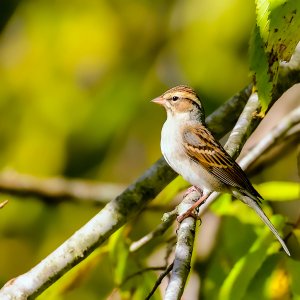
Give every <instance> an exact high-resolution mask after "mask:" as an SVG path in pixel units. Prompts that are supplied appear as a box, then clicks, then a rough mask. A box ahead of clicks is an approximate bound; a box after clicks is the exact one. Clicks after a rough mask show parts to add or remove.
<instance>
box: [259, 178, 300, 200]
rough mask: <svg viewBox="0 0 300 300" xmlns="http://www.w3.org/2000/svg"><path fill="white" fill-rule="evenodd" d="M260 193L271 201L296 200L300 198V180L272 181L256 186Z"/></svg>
mask: <svg viewBox="0 0 300 300" xmlns="http://www.w3.org/2000/svg"><path fill="white" fill-rule="evenodd" d="M256 187H257V190H258V191H259V193H260V194H261V195H262V196H263V197H264V198H265V199H267V200H270V201H294V200H299V199H300V185H299V182H287V181H286V182H285V181H270V182H264V183H261V184H259V185H257V186H256Z"/></svg>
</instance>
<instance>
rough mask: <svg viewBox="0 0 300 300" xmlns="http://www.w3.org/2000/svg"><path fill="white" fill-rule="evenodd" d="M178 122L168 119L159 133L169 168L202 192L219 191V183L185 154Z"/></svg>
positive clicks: (173, 118) (171, 118)
mask: <svg viewBox="0 0 300 300" xmlns="http://www.w3.org/2000/svg"><path fill="white" fill-rule="evenodd" d="M180 123H181V122H180V120H176V119H175V117H168V119H167V120H166V122H165V123H164V126H163V128H162V132H161V142H160V146H161V151H162V154H163V156H164V158H165V160H166V161H167V163H168V164H169V165H170V167H171V168H172V169H173V170H174V171H176V172H177V173H178V174H180V175H181V176H182V177H183V178H184V179H185V180H186V181H188V182H189V183H190V184H192V185H194V186H197V187H199V188H200V189H202V190H204V191H212V190H215V191H217V190H220V187H219V184H220V183H219V182H218V180H216V178H215V177H214V176H213V175H211V174H210V173H209V172H208V171H206V169H204V168H203V167H202V166H201V165H199V164H197V163H195V162H194V161H192V160H191V159H190V158H189V157H188V155H187V154H186V153H185V150H184V148H183V146H182V145H183V144H182V133H181V131H180V129H179V128H178V127H179V124H180Z"/></svg>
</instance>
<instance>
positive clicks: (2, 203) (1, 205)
mask: <svg viewBox="0 0 300 300" xmlns="http://www.w3.org/2000/svg"><path fill="white" fill-rule="evenodd" d="M7 203H8V200H4V201H3V202H1V203H0V209H1V208H3V207H4V206H5V205H6V204H7Z"/></svg>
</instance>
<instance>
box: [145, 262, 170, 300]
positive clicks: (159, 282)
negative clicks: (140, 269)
mask: <svg viewBox="0 0 300 300" xmlns="http://www.w3.org/2000/svg"><path fill="white" fill-rule="evenodd" d="M173 265H174V263H171V264H170V265H169V266H168V267H167V268H166V270H165V271H164V272H162V273H161V274H160V275H159V277H158V279H157V280H156V282H155V285H154V287H153V288H152V290H151V292H150V293H149V295H148V296H147V297H146V298H145V300H149V299H150V298H151V297H152V296H153V294H154V293H155V291H156V290H157V288H158V287H159V286H160V284H161V282H162V280H163V279H164V278H165V277H166V276H167V275H168V274H169V273H170V272H171V270H172V268H173Z"/></svg>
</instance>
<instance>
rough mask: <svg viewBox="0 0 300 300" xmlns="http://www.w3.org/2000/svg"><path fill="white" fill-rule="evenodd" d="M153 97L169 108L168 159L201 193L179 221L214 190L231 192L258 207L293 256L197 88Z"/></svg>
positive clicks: (165, 138) (164, 149)
mask: <svg viewBox="0 0 300 300" xmlns="http://www.w3.org/2000/svg"><path fill="white" fill-rule="evenodd" d="M151 101H152V102H154V103H156V104H159V105H161V106H163V107H164V108H165V109H166V112H167V120H166V121H165V123H164V125H163V127H162V131H161V141H160V147H161V152H162V154H163V156H164V158H165V160H166V162H167V163H168V164H169V166H170V167H171V168H172V169H173V170H174V171H175V172H177V173H178V174H179V175H181V176H182V177H183V178H184V179H185V180H186V181H187V182H189V183H190V184H191V185H192V189H196V190H198V191H199V193H200V195H201V196H200V198H199V199H198V200H197V201H196V202H195V203H194V205H193V206H192V207H191V208H190V209H188V210H187V212H185V213H184V214H183V215H181V216H179V217H178V221H179V222H181V221H182V220H183V219H185V218H186V217H189V216H195V214H194V213H193V212H194V211H195V209H196V208H197V207H198V206H199V205H201V204H202V203H203V202H204V201H205V200H206V199H207V198H208V196H209V195H210V194H211V193H212V192H213V191H216V192H221V193H229V194H231V195H233V196H234V197H235V198H237V199H240V200H241V201H242V202H244V203H245V204H247V205H248V206H249V207H251V208H252V209H254V211H255V212H256V213H257V214H258V216H259V217H260V218H261V220H262V221H263V222H264V223H265V224H266V225H267V226H268V227H269V229H270V230H271V231H272V233H273V234H274V235H275V237H276V238H277V240H278V241H279V242H280V244H281V245H282V247H283V249H284V251H285V252H286V253H287V255H289V256H290V252H289V250H288V248H287V246H286V244H285V242H284V241H283V239H282V238H281V237H280V235H279V233H278V231H277V230H276V228H275V227H274V225H273V224H272V223H271V221H270V220H269V219H268V217H267V216H266V214H265V213H264V211H263V210H262V209H261V207H260V204H261V201H262V200H263V197H262V196H261V195H260V194H259V193H258V192H257V191H256V189H255V188H254V187H253V185H252V184H251V182H250V180H249V179H248V177H247V175H246V174H245V172H244V171H243V170H242V168H241V167H240V166H239V165H238V164H237V163H236V161H235V160H234V159H233V158H232V157H231V156H230V155H229V154H228V153H227V152H226V150H225V149H224V148H223V147H222V145H221V144H220V143H219V142H218V140H216V139H215V138H214V136H213V134H212V133H211V132H210V131H209V129H208V128H207V126H206V124H205V113H204V108H203V106H202V103H201V101H200V98H199V97H198V96H197V94H196V92H195V91H194V90H193V89H192V88H190V87H188V86H185V85H180V86H176V87H174V88H171V89H169V90H167V91H166V92H165V93H163V94H162V95H161V96H159V97H157V98H155V99H153V100H151Z"/></svg>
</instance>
